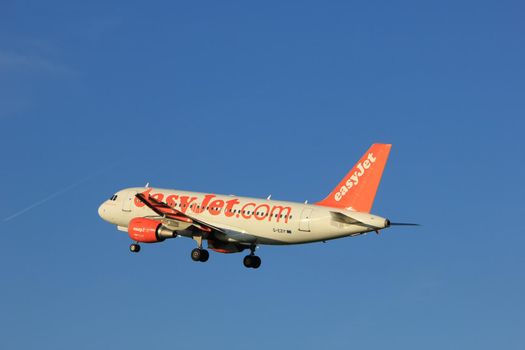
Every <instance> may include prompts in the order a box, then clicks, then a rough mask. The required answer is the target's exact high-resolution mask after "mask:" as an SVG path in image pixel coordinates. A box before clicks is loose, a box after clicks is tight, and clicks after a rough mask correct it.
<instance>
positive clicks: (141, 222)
mask: <svg viewBox="0 0 525 350" xmlns="http://www.w3.org/2000/svg"><path fill="white" fill-rule="evenodd" d="M128 235H129V237H131V239H132V240H134V241H137V242H142V243H155V242H162V241H163V240H165V239H166V238H175V237H177V234H176V233H175V231H173V230H170V229H168V228H166V227H165V226H163V225H162V223H161V222H160V221H157V220H152V219H147V218H134V219H132V220H131V221H130V222H129V226H128Z"/></svg>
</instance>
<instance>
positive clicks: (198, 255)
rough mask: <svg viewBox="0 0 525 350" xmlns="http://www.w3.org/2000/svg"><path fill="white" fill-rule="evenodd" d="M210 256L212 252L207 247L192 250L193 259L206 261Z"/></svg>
mask: <svg viewBox="0 0 525 350" xmlns="http://www.w3.org/2000/svg"><path fill="white" fill-rule="evenodd" d="M209 257H210V253H208V251H207V250H206V249H200V248H195V249H193V250H192V251H191V259H192V260H193V261H201V262H205V261H208V258H209Z"/></svg>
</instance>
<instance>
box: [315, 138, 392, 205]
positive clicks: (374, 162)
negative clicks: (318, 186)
mask: <svg viewBox="0 0 525 350" xmlns="http://www.w3.org/2000/svg"><path fill="white" fill-rule="evenodd" d="M391 147H392V145H390V144H381V143H375V144H373V145H372V146H371V147H370V148H369V149H368V151H367V152H366V153H365V154H364V155H363V157H362V158H361V159H360V160H359V162H357V164H356V165H354V167H353V168H352V170H350V172H349V173H348V174H347V175H346V176H345V177H344V179H343V180H342V181H341V182H340V183H339V185H337V187H336V188H334V190H333V191H332V192H331V193H330V194H329V195H328V196H327V197H326V198H325V199H323V200H322V201H320V202H318V203H316V204H317V205H322V206H326V207H335V208H344V209H348V210H353V211H360V212H367V213H368V212H370V210H371V209H372V204H373V203H374V198H375V196H376V192H377V188H378V186H379V182H380V181H381V176H382V175H383V170H384V168H385V164H386V161H387V159H388V155H389V153H390V148H391Z"/></svg>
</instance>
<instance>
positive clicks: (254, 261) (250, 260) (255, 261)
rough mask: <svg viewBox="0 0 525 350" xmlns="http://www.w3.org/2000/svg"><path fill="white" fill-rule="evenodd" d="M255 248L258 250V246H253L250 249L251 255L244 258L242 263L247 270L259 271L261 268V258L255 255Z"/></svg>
mask: <svg viewBox="0 0 525 350" xmlns="http://www.w3.org/2000/svg"><path fill="white" fill-rule="evenodd" d="M255 248H257V247H256V246H254V245H253V246H251V247H250V255H246V256H245V257H244V259H243V260H242V263H243V264H244V266H246V267H247V268H250V267H251V268H252V269H258V268H259V266H261V258H259V257H258V256H257V255H255Z"/></svg>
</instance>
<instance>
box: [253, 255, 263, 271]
mask: <svg viewBox="0 0 525 350" xmlns="http://www.w3.org/2000/svg"><path fill="white" fill-rule="evenodd" d="M253 258H254V260H253V264H252V267H253V268H254V269H258V268H259V267H260V266H261V258H259V257H258V256H255V255H254V256H253Z"/></svg>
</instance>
